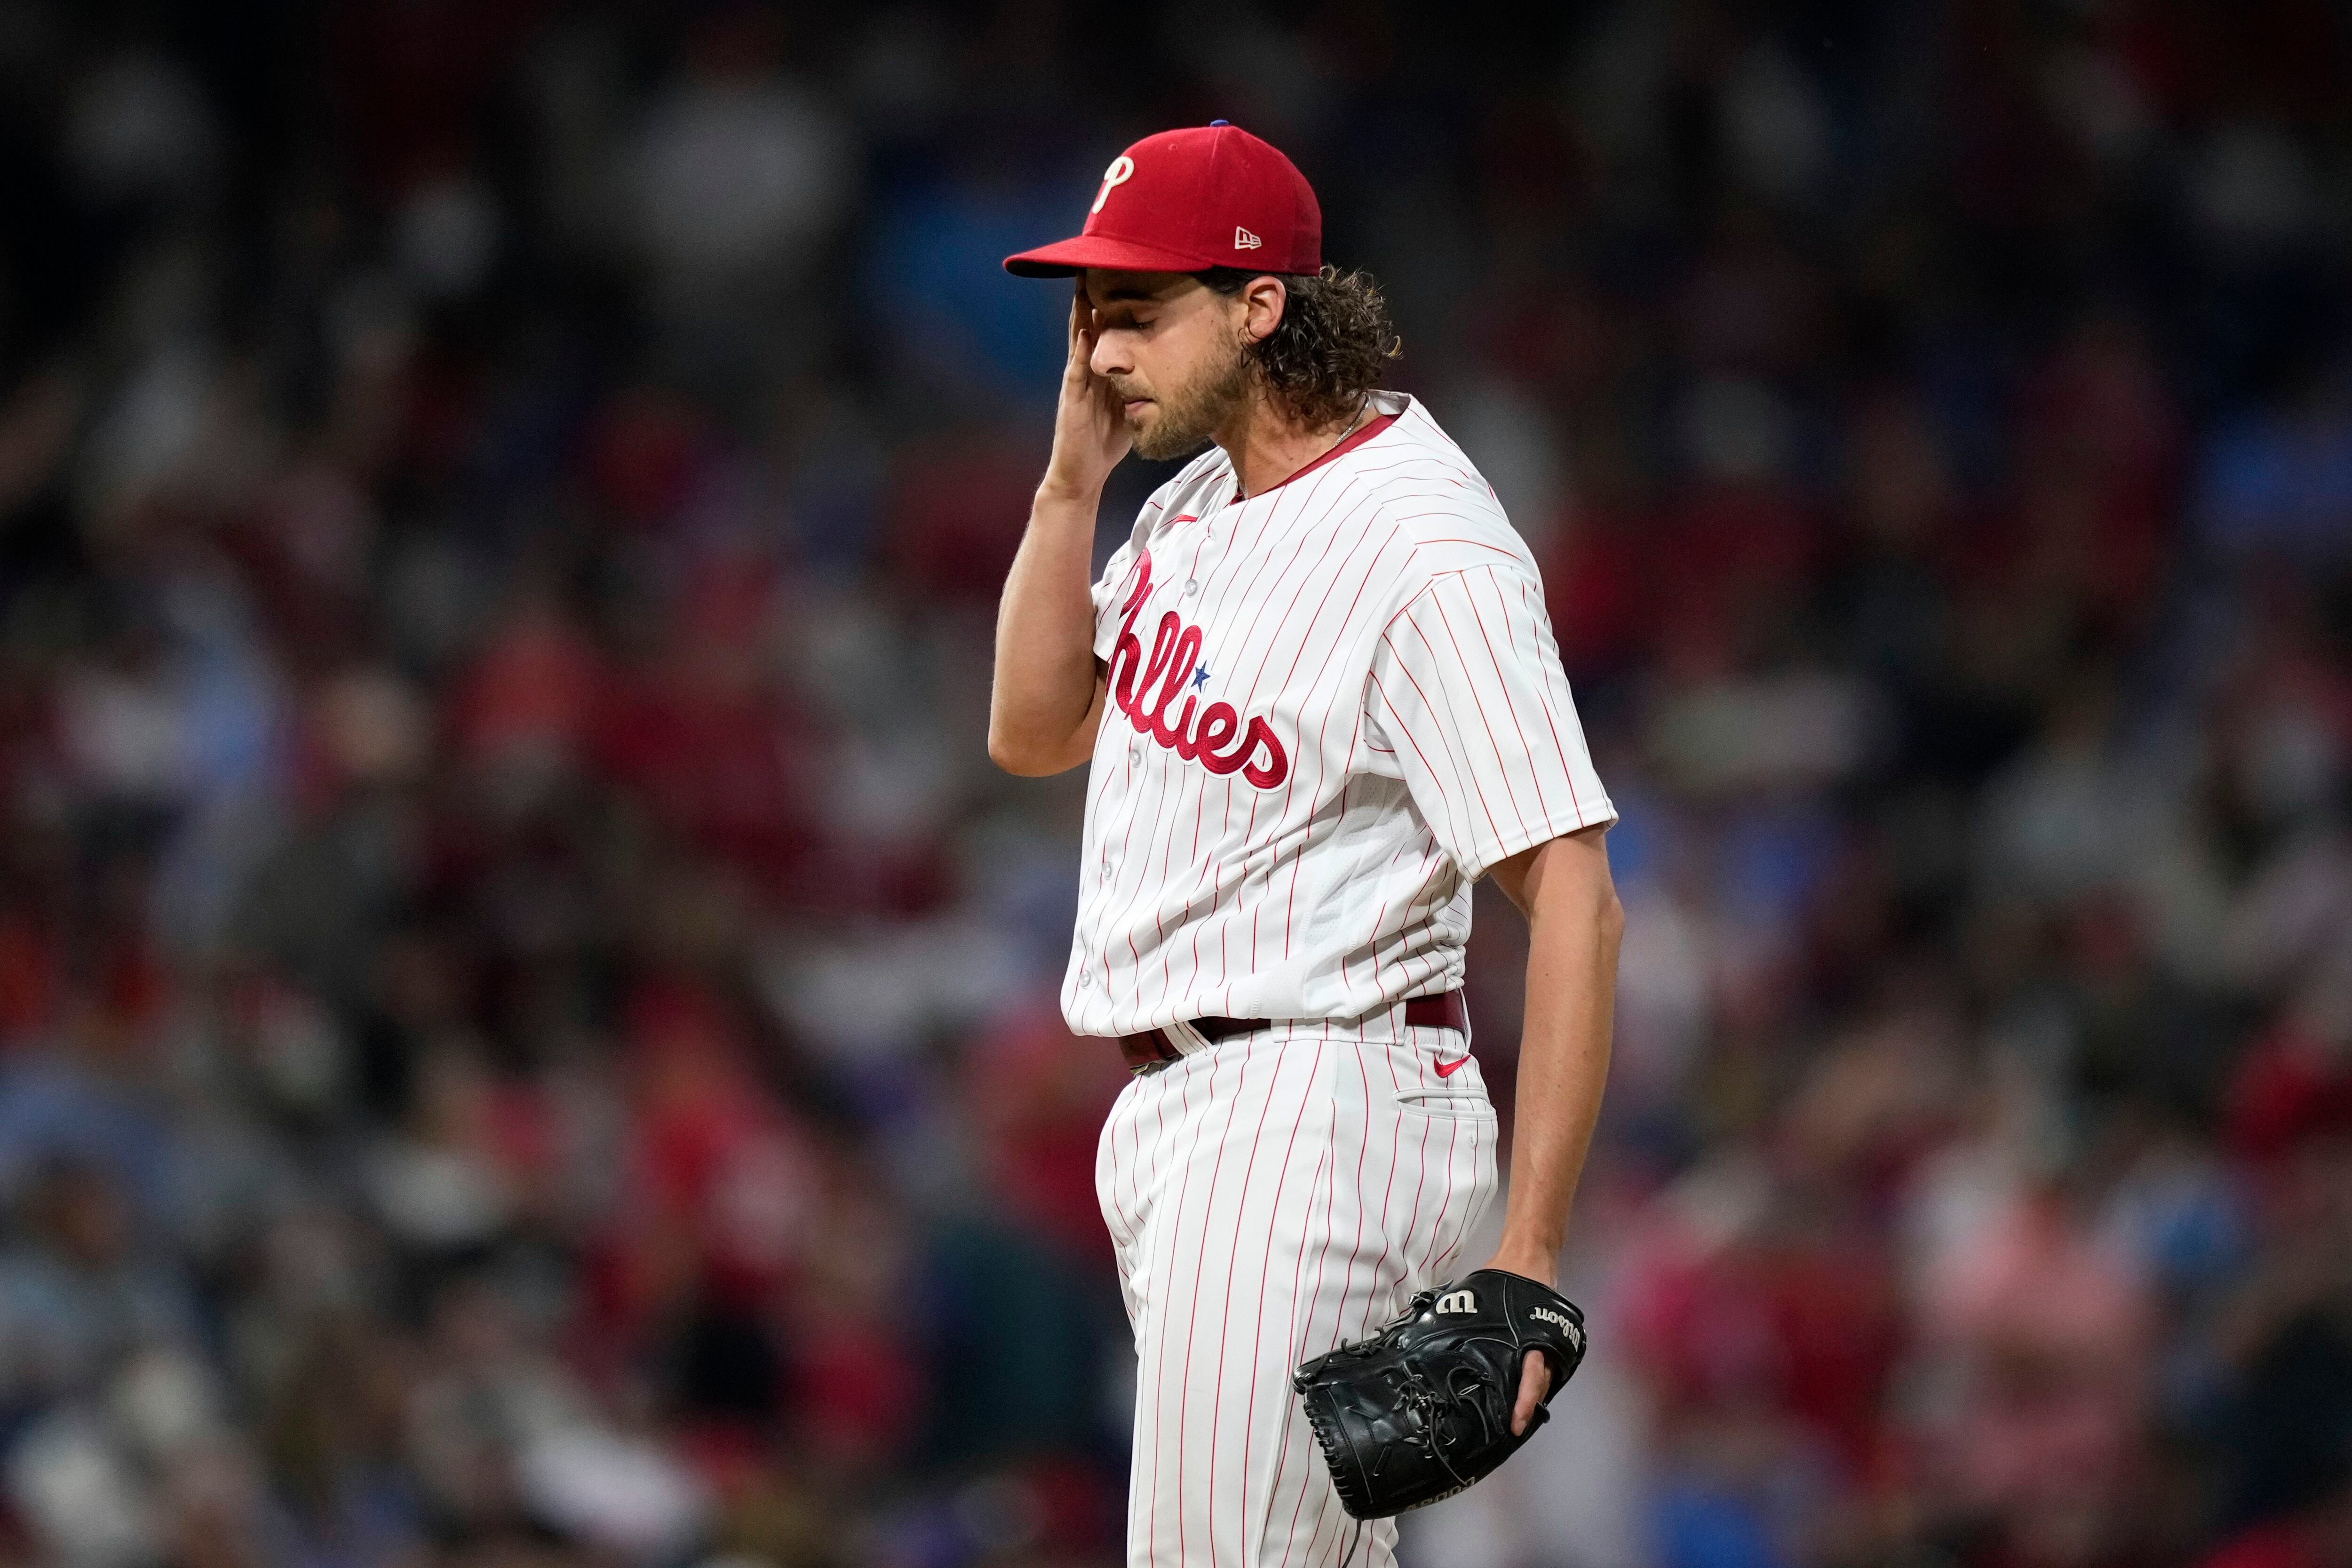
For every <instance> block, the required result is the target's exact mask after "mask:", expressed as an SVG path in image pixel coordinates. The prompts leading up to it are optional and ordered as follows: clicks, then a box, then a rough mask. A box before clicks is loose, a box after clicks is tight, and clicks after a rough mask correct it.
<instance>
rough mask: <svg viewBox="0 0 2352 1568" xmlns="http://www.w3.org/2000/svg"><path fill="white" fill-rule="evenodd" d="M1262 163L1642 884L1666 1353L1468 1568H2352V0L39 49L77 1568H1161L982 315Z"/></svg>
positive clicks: (24, 1422)
mask: <svg viewBox="0 0 2352 1568" xmlns="http://www.w3.org/2000/svg"><path fill="white" fill-rule="evenodd" d="M1213 116H1226V117H1230V118H1232V119H1234V120H1235V121H1238V122H1239V123H1241V124H1243V125H1244V126H1247V127H1249V128H1250V129H1252V130H1255V131H1256V132H1260V133H1262V134H1264V135H1265V136H1267V137H1268V138H1269V139H1271V140H1272V141H1274V142H1276V144H1277V145H1279V146H1281V147H1283V148H1284V149H1286V151H1287V152H1289V153H1291V154H1292V155H1293V156H1294V157H1295V158H1296V159H1297V161H1298V163H1300V164H1301V165H1302V166H1303V167H1304V169H1305V170H1306V171H1307V174H1308V175H1309V176H1310V177H1311V178H1312V179H1313V181H1314V182H1315V184H1317V186H1318V189H1319V190H1320V192H1321V194H1322V197H1323V201H1324V206H1325V212H1326V215H1327V221H1328V244H1327V251H1328V254H1329V255H1331V256H1332V257H1333V258H1336V259H1339V260H1341V261H1343V262H1345V263H1347V264H1349V265H1359V266H1363V267H1367V268H1370V269H1371V270H1373V271H1374V272H1375V273H1376V274H1377V275H1378V276H1379V277H1380V278H1381V279H1382V281H1383V282H1384V283H1385V285H1386V287H1387V289H1388V291H1389V294H1390V297H1391V302H1392V305H1393V307H1394V310H1395V313H1396V315H1397V318H1398V320H1399V321H1400V323H1401V325H1402V331H1403V336H1404V342H1405V344H1406V357H1405V359H1404V361H1403V362H1402V364H1401V365H1400V367H1399V372H1398V381H1399V384H1401V385H1402V386H1403V387H1405V388H1406V389H1408V390H1411V391H1412V392H1414V393H1415V394H1416V395H1421V396H1423V397H1425V398H1426V399H1428V401H1429V403H1430V405H1431V407H1432V408H1433V411H1434V413H1435V414H1436V416H1437V417H1438V418H1439V419H1440V420H1441V422H1443V423H1444V425H1445V426H1447V427H1448V428H1449V429H1450V430H1452V431H1453V432H1454V434H1455V435H1456V436H1457V437H1458V438H1459V439H1460V440H1461V441H1462V443H1463V444H1464V446H1465V447H1466V448H1467V449H1468V450H1469V451H1470V452H1471V454H1472V455H1473V456H1474V457H1475V458H1476V459H1477V460H1478V461H1479V462H1480V463H1481V465H1482V466H1483V468H1484V469H1485V471H1486V474H1487V475H1488V476H1489V478H1490V479H1492V481H1493V482H1494V484H1495V486H1496V489H1497V490H1498V491H1499V492H1500V493H1501V495H1502V496H1503V498H1504V500H1506V501H1507V504H1508V505H1509V507H1510V510H1511V513H1512V516H1513V518H1514V520H1515V521H1516V522H1517V524H1518V526H1519V527H1520V528H1521V530H1522V531H1524V532H1525V534H1526V535H1527V537H1528V540H1529V541H1530V542H1531V543H1532V544H1533V545H1534V546H1535V548H1536V550H1537V552H1538V555H1539V556H1540V558H1541V560H1542V562H1543V563H1544V570H1545V574H1546V577H1547V584H1548V589H1549V595H1550V602H1551V606H1552V613H1553V616H1554V620H1555V625H1556V626H1557V629H1558V632H1559V641H1560V644H1561V647H1562V649H1563V652H1564V655H1565V658H1566V660H1567V662H1568V665H1569V668H1570V676H1571V678H1572V679H1573V680H1574V682H1575V685H1576V689H1577V693H1578V697H1579V700H1580V705H1581V709H1582V712H1583V716H1584V721H1585V723H1586V726H1587V729H1588V731H1589V734H1590V736H1591V741H1592V744H1593V748H1594V751H1595V753H1596V756H1597V758H1598V760H1599V762H1600V765H1601V771H1602V773H1603V776H1604V777H1605V778H1606V780H1607V781H1608V783H1609V784H1610V786H1611V789H1612V794H1613V795H1615V797H1616V799H1617V800H1618V802H1619V803H1620V805H1621V806H1622V810H1623V813H1624V816H1623V821H1622V824H1621V825H1620V826H1618V827H1617V828H1616V829H1615V830H1614V831H1613V832H1612V835H1611V837H1610V847H1611V855H1612V862H1613V864H1614V866H1615V868H1616V872H1617V876H1618V879H1619V882H1620V886H1621V889H1622V894H1623V897H1624V900H1625V902H1626V904H1627V906H1628V910H1629V915H1630V928H1629V935H1628V938H1627V942H1626V947H1625V951H1624V960H1623V971H1622V990H1621V993H1620V1003H1619V1008H1618V1036H1617V1057H1616V1063H1615V1068H1614V1074H1613V1079H1612V1087H1611V1090H1610V1100H1609V1105H1608V1108H1607V1114H1606V1117H1605V1123H1604V1128H1603V1131H1602V1134H1601V1142H1600V1145H1599V1148H1598V1150H1597V1151H1596V1153H1595V1155H1594V1160H1593V1165H1592V1168H1591V1172H1590V1174H1589V1177H1588V1180H1587V1184H1586V1190H1585V1193H1584V1194H1583V1197H1582V1200H1581V1202H1580V1211H1579V1216H1578V1219H1577V1223H1576V1227H1575V1232H1574V1237H1573V1240H1572V1243H1571V1246H1570V1251H1569V1254H1568V1256H1567V1258H1566V1260H1565V1275H1564V1278H1565V1281H1566V1283H1567V1285H1568V1287H1569V1289H1570V1293H1571V1294H1573V1295H1576V1296H1577V1297H1578V1298H1579V1299H1580V1300H1583V1301H1585V1302H1586V1303H1587V1304H1588V1306H1589V1307H1590V1309H1591V1311H1592V1313H1593V1316H1594V1321H1595V1334H1594V1338H1595V1342H1596V1345H1597V1347H1598V1348H1597V1350H1596V1352H1595V1354H1594V1358H1593V1360H1592V1361H1591V1363H1588V1366H1587V1368H1586V1370H1585V1371H1584V1373H1582V1375H1581V1376H1580V1378H1579V1380H1578V1382H1577V1383H1576V1384H1575V1385H1574V1386H1573V1387H1572V1388H1571V1389H1570V1391H1569V1393H1568V1394H1567V1395H1566V1397H1565V1398H1564V1399H1563V1401H1562V1403H1561V1405H1560V1406H1559V1419H1558V1420H1557V1421H1556V1422H1555V1425H1554V1426H1553V1427H1552V1428H1551V1429H1550V1430H1549V1431H1548V1432H1547V1433H1546V1435H1545V1436H1543V1437H1542V1438H1541V1439H1539V1440H1538V1442H1537V1443H1535V1444H1534V1445H1533V1446H1532V1447H1529V1448H1528V1450H1527V1451H1526V1453H1525V1454H1523V1455H1522V1456H1521V1457H1520V1458H1517V1459H1516V1460H1514V1461H1513V1463H1512V1464H1511V1465H1510V1466H1509V1467H1507V1468H1506V1469H1505V1470H1504V1471H1503V1472H1502V1473H1501V1475H1500V1476H1499V1477H1498V1478H1497V1479H1496V1480H1494V1481H1493V1482H1490V1483H1489V1484H1488V1485H1486V1486H1485V1487H1482V1488H1480V1489H1477V1490H1476V1491H1475V1492H1473V1493H1471V1494H1469V1495H1467V1496H1466V1497H1465V1498H1463V1499H1461V1500H1457V1501H1455V1502H1454V1503H1450V1504H1447V1505H1445V1506H1444V1507H1442V1508H1440V1509H1437V1510H1432V1511H1431V1512H1429V1513H1427V1514H1425V1515H1421V1516H1416V1517H1415V1518H1414V1519H1413V1520H1412V1521H1411V1524H1412V1528H1411V1530H1410V1531H1408V1534H1407V1542H1406V1561H1407V1563H1409V1564H1411V1565H1412V1568H1811V1565H1821V1568H1866V1565H1883V1568H2169V1565H2176V1564H2177V1565H2189V1568H2343V1565H2345V1564H2347V1563H2352V353H2347V351H2352V267H2347V255H2352V252H2348V251H2347V243H2348V242H2352V20H2347V15H2346V13H2345V12H2344V11H2343V9H2342V8H2341V7H2338V6H2336V5H2328V4H2325V3H2324V0H2243V3H2242V4H2238V5H2231V6H2226V7H2225V6H2215V5H2202V4H2198V3H2195V0H1879V3H1870V4H1864V3H1861V0H1844V3H1838V0H1818V3H1814V4H1790V5H1765V4H1761V3H1741V0H1614V3H1611V4H1601V5H1572V6H1559V7H1553V8H1551V9H1550V11H1549V14H1540V15H1539V14H1535V13H1534V12H1532V11H1530V10H1528V9H1527V8H1522V7H1517V6H1500V5H1496V6H1483V7H1482V6H1452V7H1441V6H1437V5H1413V4H1408V3H1406V0H1391V3H1386V4H1383V3H1381V0H1354V3H1336V0H1335V3H1331V4H1317V3H1307V0H1301V3H1298V4H1267V5H1261V6H1256V7H1252V6H1248V5H1240V4H1220V3H1218V0H1169V3H1166V4H1160V5H1147V6H1141V7H1129V8H1127V9H1125V10H1117V9H1105V8H1101V7H1087V6H1079V5H1069V4H1065V3H1059V0H1001V3H999V4H995V5H972V6H971V7H968V8H962V9H950V8H943V7H938V6H929V7H927V6H924V5H887V6H885V5H877V6H865V5H851V6H827V7H818V6H774V7H771V6H753V5H725V4H689V5H650V4H642V3H634V0H609V3H606V4H602V5H576V6H566V5H557V4H554V3H552V0H338V3H333V4H327V5H303V4H297V3H295V0H214V3H213V4H208V5H166V4H162V3H160V0H150V3H145V4H126V3H121V0H73V3H71V4H68V3H67V0H0V1561H5V1562H6V1563H25V1564H27V1565H32V1564H40V1565H51V1564H54V1565H56V1568H438V1565H444V1564H446V1565H448V1568H688V1565H700V1564H708V1565H710V1568H984V1565H985V1568H1016V1565H1028V1568H1049V1565H1050V1568H1076V1565H1080V1564H1097V1563H1111V1562H1115V1561H1118V1527H1119V1522H1120V1516H1121V1503H1120V1500H1121V1497H1122V1494H1123V1488H1124V1475H1125V1452H1124V1449H1125V1443H1126V1426H1127V1421H1128V1414H1127V1411H1128V1399H1129V1381H1128V1380H1129V1378H1130V1376H1131V1372H1130V1366H1131V1352H1130V1351H1129V1347H1128V1344H1127V1342H1126V1330H1125V1324H1124V1322H1123V1320H1122V1318H1121V1314H1120V1311H1119V1307H1118V1296H1117V1291H1116V1289H1115V1286H1114V1284H1113V1283H1112V1281H1111V1279H1110V1278H1109V1254H1108V1244H1107V1241H1106V1238H1105V1237H1104V1234H1103V1231H1102V1227H1101V1223H1100V1220H1099V1217H1098V1215H1097V1211H1096V1206H1095V1199H1094V1196H1093V1191H1092V1184H1091V1167H1092V1162H1093V1149H1094V1142H1095V1135H1096V1130H1097V1126H1098V1124H1099V1121H1100V1118H1101V1115H1102V1113H1103V1110H1104V1109H1105V1107H1106V1106H1107V1104H1108V1101H1109V1099H1110V1098H1111V1096H1112V1095H1113V1094H1114V1093H1115V1092H1116V1091H1117V1089H1118V1087H1119V1084H1120V1082H1121V1081H1122V1075H1121V1070H1120V1068H1119V1067H1118V1062H1117V1057H1116V1053H1115V1052H1113V1051H1112V1050H1111V1049H1110V1047H1108V1046H1107V1045H1106V1044H1104V1043H1103V1042H1100V1041H1087V1040H1076V1039H1073V1038H1071V1037H1069V1036H1068V1035H1067V1034H1066V1033H1065V1032H1064V1030H1063V1029H1062V1027H1061V1025H1060V1023H1059V1020H1058V1017H1057V1016H1056V1013H1055V1006H1054V997H1055V987H1056V984H1057V982H1058V978H1059V972H1060V965H1061V963H1062V960H1063V958H1064V956H1065V954H1066V951H1067V942H1068V930H1069V922H1070V920H1071V917H1072V911H1073V909H1074V906H1075V884H1076V864H1075V847H1076V832H1077V825H1078V815H1079V806H1080V798H1081V797H1080V787H1081V786H1080V783H1079V780H1078V778H1077V777H1076V776H1071V777H1066V778H1064V779H1060V780H1056V781H1053V782H1052V783H1050V784H1039V783H1032V782H1024V781H1014V780H1010V779H1006V778H1003V777H1001V776H998V775H996V774H994V773H992V770H991V769H990V767H989V765H988V763H987V761H986V757H985V754H984V748H983V745H982V736H983V731H984V719H985V710H986V703H987V679H988V676H987V669H988V660H989V636H990V626H991V617H992V608H993V604H994V598H995V594H996V590H997V587H998V584H999V581H1000V574H1001V573H1002V570H1003V566H1004V565H1005V563H1006V562H1007V561H1008V560H1009V558H1010V555H1011V552H1012V549H1013V543H1014V542H1015V540H1016V538H1017V537H1018V533H1019V530H1020V528H1021V526H1022V523H1023V521H1024V516H1025V513H1026V508H1027V496H1028V492H1029V490H1030V489H1031V487H1032V486H1033V485H1034V479H1035V476H1036V474H1037V473H1038V472H1039V470H1040V468H1041V465H1042V462H1043V459H1044V456H1045V445H1046V435H1047V428H1048V415H1049V411H1050V406H1051V397H1052V392H1053V387H1054V382H1055V371H1056V367H1057V365H1058V363H1059V359H1060V355H1061V333H1062V317H1063V312H1064V310H1065V305H1064V300H1063V296H1062V293H1061V291H1060V290H1059V289H1056V288H1055V287H1053V286H1051V285H1037V284H1026V283H1022V282H1020V281H1017V280H1014V279H1008V278H1006V277H1004V276H1003V274H1002V273H1001V272H1000V271H999V270H998V268H997V262H998V259H999V258H1001V257H1002V256H1003V254H1005V253H1006V252H1008V251H1011V250H1013V249H1015V248H1018V247H1024V246H1026V245H1030V244H1034V243H1037V242H1040V241H1043V240H1045V239H1048V238H1052V237H1057V236H1059V235H1062V234H1065V233H1067V232H1069V231H1070V229H1071V228H1072V227H1073V226H1074V224H1075V223H1076V220H1077V218H1078V216H1079V215H1080V214H1081V213H1082V212H1083V210H1084V206H1085V203H1086V201H1087V197H1088V195H1089V193H1090V192H1091V191H1092V190H1093V188H1094V185H1095V184H1096V182H1097V179H1098V178H1099V172H1100V170H1101V169H1102V167H1103V165H1104V164H1105V163H1107V162H1108V159H1109V158H1110V157H1111V156H1112V155H1113V154H1114V153H1116V152H1117V151H1118V149H1119V148H1120V147H1121V146H1123V145H1124V144H1125V143H1127V142H1129V141H1130V140H1132V139H1133V138H1135V137H1136V136H1139V135H1140V134H1144V133H1147V132H1151V131H1155V130H1159V129H1163V128H1165V127H1167V126H1170V125H1173V124H1180V123H1186V122H1199V121H1206V120H1207V119H1209V118H1211V117H1213ZM1165 472H1166V470H1165V469H1161V470H1158V471H1153V470H1150V468H1147V467H1145V466H1143V465H1139V464H1135V465H1130V466H1129V468H1127V469H1126V470H1123V471H1122V473H1121V475H1120V477H1119V478H1118V480H1117V481H1116V483H1115V486H1114V494H1113V496H1112V497H1111V499H1110V501H1109V503H1108V505H1107V507H1106V510H1105V516H1104V525H1103V535H1102V540H1103V545H1104V548H1105V550H1106V552H1107V551H1108V547H1109V545H1110V543H1111V542H1113V541H1114V540H1115V539H1116V538H1117V537H1118V536H1119V535H1121V534H1122V533H1123V532H1124V531H1125V530H1126V528H1127V527H1128V526H1129V521H1130V520H1131V518H1132V515H1133V510H1134V508H1135V506H1136V505H1137V503H1138V502H1139V500H1141V498H1142V497H1143V495H1144V494H1146V493H1147V492H1148V491H1149V489H1150V488H1151V486H1152V485H1153V484H1154V483H1156V482H1157V480H1158V479H1159V478H1160V476H1161V475H1162V474H1164V473H1165ZM1479 921H1480V923H1479V934H1478V936H1477V938H1476V942H1475V949H1474V963H1473V986H1474V998H1475V1001H1474V1006H1475V1014H1476V1016H1477V1019H1478V1026H1479V1032H1478V1037H1477V1049H1478V1051H1479V1054H1480V1055H1481V1056H1482V1057H1483V1058H1485V1059H1486V1073H1487V1077H1488V1079H1489V1081H1490V1082H1493V1083H1496V1084H1497V1085H1507V1083H1508V1082H1509V1068H1510V1065H1511V1055H1512V1051H1513V1046H1514V1038H1515V1028H1516V1023H1517V1005H1518V1004H1517V996H1518V988H1519V973H1518V968H1517V965H1518V963H1519V962H1520V956H1521V948H1520V946H1519V942H1520V938H1519V935H1518V932H1519V926H1518V922H1517V920H1516V918H1515V917H1514V916H1513V915H1512V914H1511V912H1510V911H1509V910H1507V908H1506V907H1504V906H1503V905H1501V904H1500V902H1499V900H1495V901H1491V902H1490V901H1488V900H1485V899H1484V898H1483V896H1482V904H1481V913H1480V917H1479ZM1506 1110H1507V1107H1506Z"/></svg>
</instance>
